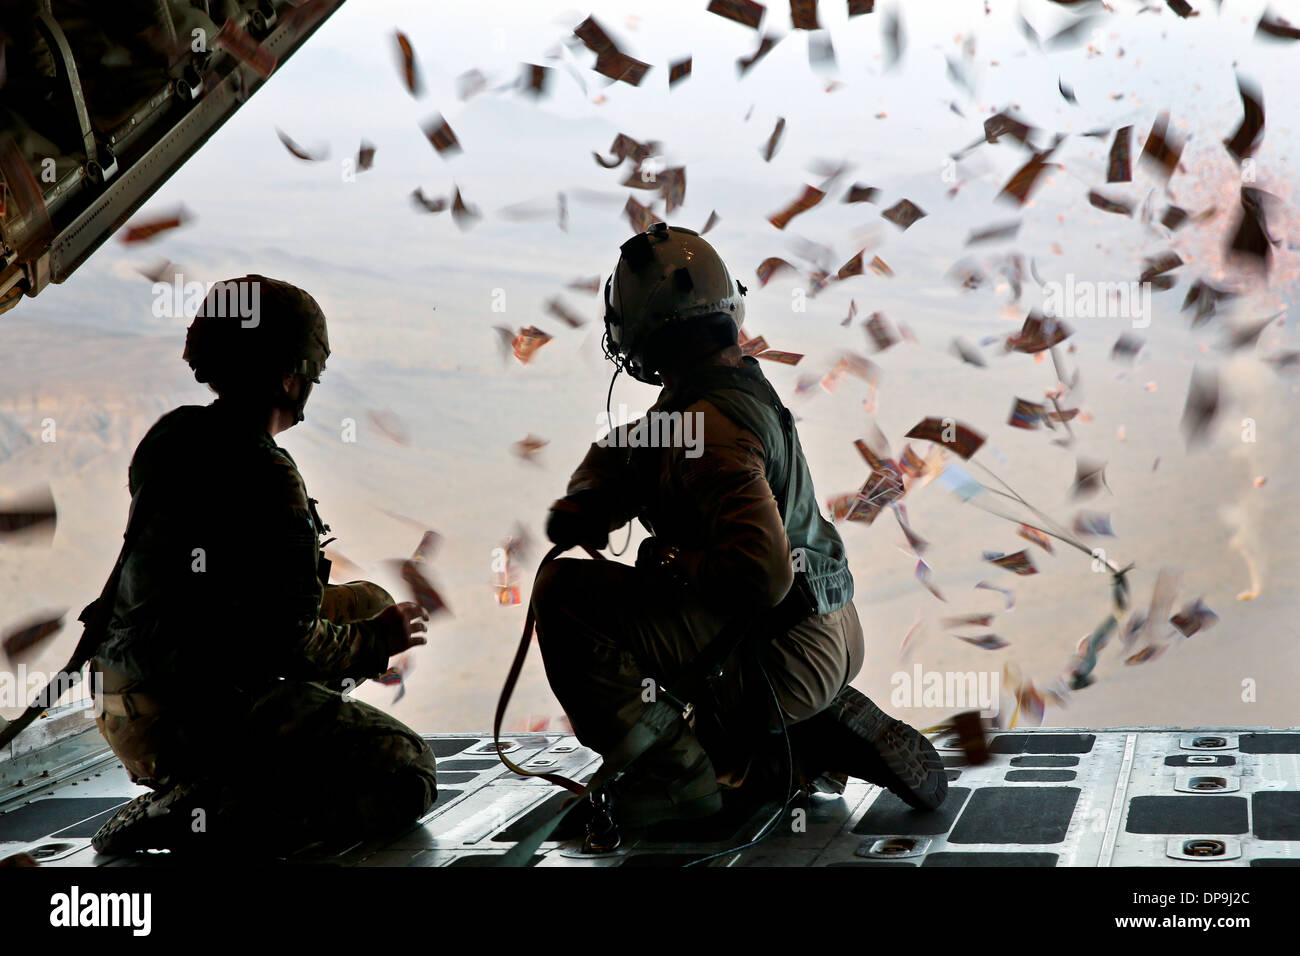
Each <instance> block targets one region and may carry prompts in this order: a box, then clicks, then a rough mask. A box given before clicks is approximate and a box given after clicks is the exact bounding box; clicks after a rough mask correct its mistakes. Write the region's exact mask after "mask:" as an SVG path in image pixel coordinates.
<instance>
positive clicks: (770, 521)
mask: <svg viewBox="0 0 1300 956" xmlns="http://www.w3.org/2000/svg"><path fill="white" fill-rule="evenodd" d="M694 412H701V413H702V414H704V416H705V417H704V421H703V427H702V434H703V437H704V441H703V445H702V447H701V449H700V454H699V456H698V457H696V458H689V457H686V455H685V453H684V452H681V453H679V457H678V458H677V460H676V462H675V469H676V471H677V475H678V480H679V481H680V482H681V486H682V489H683V491H684V493H685V494H686V496H687V497H688V498H689V499H690V500H691V501H692V502H693V503H694V506H695V508H696V511H697V513H698V514H699V515H700V516H701V528H700V536H699V537H698V538H697V541H698V542H699V543H700V545H701V546H700V547H699V548H698V550H691V551H683V552H682V553H681V558H680V560H681V564H682V567H683V569H684V571H685V573H686V576H687V578H688V580H690V582H691V583H692V584H693V585H695V587H696V588H697V589H698V590H699V592H700V594H701V595H703V596H704V598H705V600H709V601H711V602H713V603H718V604H723V605H726V606H728V607H734V606H736V605H737V604H739V605H740V606H744V607H775V606H776V605H777V604H779V603H780V602H781V599H782V598H784V597H785V595H786V592H787V591H789V590H790V587H791V585H792V584H793V583H794V570H793V567H792V561H791V556H790V540H789V538H788V537H787V536H786V533H785V523H784V522H783V521H782V520H781V512H780V509H779V508H778V507H777V503H776V497H775V496H774V495H773V494H772V489H771V487H770V486H769V485H768V483H767V477H766V460H765V458H764V453H763V445H762V442H760V441H759V440H758V438H757V436H755V435H754V434H753V433H752V432H750V431H748V430H746V429H743V428H740V427H739V426H737V425H736V424H735V423H733V422H732V421H731V420H730V419H729V418H727V417H726V416H725V415H723V414H722V413H721V412H719V411H717V410H716V409H715V408H714V407H713V406H712V405H709V404H707V403H699V404H696V405H694V406H692V407H691V408H690V409H688V410H687V414H692V413H694Z"/></svg>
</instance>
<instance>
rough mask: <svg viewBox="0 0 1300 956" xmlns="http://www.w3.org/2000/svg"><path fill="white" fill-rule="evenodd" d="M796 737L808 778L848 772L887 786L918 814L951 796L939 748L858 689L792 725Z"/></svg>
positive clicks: (798, 754) (845, 691) (799, 758)
mask: <svg viewBox="0 0 1300 956" xmlns="http://www.w3.org/2000/svg"><path fill="white" fill-rule="evenodd" d="M790 739H791V746H792V747H793V748H794V752H795V757H796V760H797V761H798V763H799V764H800V767H801V770H802V774H803V776H804V778H805V779H807V780H820V779H821V777H826V776H831V775H843V774H847V775H848V776H850V777H856V778H858V779H859V780H865V781H867V782H868V783H874V784H876V785H877V786H881V787H884V788H886V789H887V790H889V791H890V792H891V793H893V794H894V795H895V796H897V797H898V798H899V799H900V800H902V801H903V802H904V803H906V804H907V805H908V806H911V807H915V808H916V809H918V810H935V809H937V808H938V807H939V806H941V805H942V804H943V801H944V800H945V799H946V798H947V796H948V775H947V773H945V771H944V768H943V760H942V759H940V757H939V754H938V752H937V751H936V750H935V749H934V745H933V744H931V743H930V741H929V740H927V739H926V738H925V736H924V735H922V734H921V733H920V732H919V731H917V730H916V729H914V728H913V727H911V726H909V725H908V724H905V723H903V721H901V720H895V719H894V718H892V717H890V716H889V715H888V714H886V713H885V712H884V711H882V710H881V709H880V708H879V707H877V706H876V705H875V704H873V703H872V702H871V700H870V698H868V697H867V696H866V695H865V694H863V693H861V692H860V691H856V690H854V689H853V688H852V687H846V688H844V689H843V690H842V691H840V692H839V694H838V695H836V697H835V699H834V700H833V701H831V703H830V706H829V707H827V708H826V709H825V710H823V711H822V712H821V713H819V714H817V715H816V716H814V717H810V718H809V719H808V720H805V721H803V722H802V723H800V724H797V725H796V726H794V727H792V728H791V730H790ZM819 775H821V777H819ZM832 779H833V776H832ZM828 782H829V781H828Z"/></svg>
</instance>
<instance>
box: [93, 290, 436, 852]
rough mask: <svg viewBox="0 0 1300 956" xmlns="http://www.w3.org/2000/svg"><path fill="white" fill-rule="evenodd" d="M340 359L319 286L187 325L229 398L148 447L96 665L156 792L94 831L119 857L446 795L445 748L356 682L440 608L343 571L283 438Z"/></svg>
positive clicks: (323, 835) (395, 817)
mask: <svg viewBox="0 0 1300 956" xmlns="http://www.w3.org/2000/svg"><path fill="white" fill-rule="evenodd" d="M328 355H329V342H328V339H327V337H326V330H325V316H324V315H323V314H322V313H321V310H320V307H319V306H318V305H317V304H316V301H315V300H314V299H313V298H312V297H311V296H310V295H308V294H307V293H306V292H304V291H303V290H301V289H298V288H296V287H294V286H292V285H289V284H288V283H285V282H280V281H277V280H274V279H268V278H266V277H264V276H258V275H250V276H245V277H243V278H240V279H232V280H230V281H228V282H224V283H217V284H216V285H214V286H213V288H212V290H211V291H210V292H209V293H208V296H207V298H206V299H205V300H204V303H203V306H202V308H201V309H200V310H199V312H198V314H197V315H196V317H195V319H194V322H193V324H191V325H190V327H189V332H188V334H187V336H186V340H185V352H184V359H185V360H186V361H187V362H188V363H189V365H190V367H191V368H192V369H193V370H194V377H195V378H196V379H198V381H199V382H202V383H206V384H207V385H208V386H209V387H210V388H211V389H212V390H213V391H214V392H215V393H216V395H217V399H216V401H214V402H213V403H212V404H210V405H206V406H198V405H186V406H182V407H180V408H177V409H175V410H173V411H171V412H169V413H168V414H166V415H164V416H163V417H162V418H161V419H159V420H158V422H157V423H155V424H154V426H153V427H152V428H151V429H150V430H149V432H148V434H146V435H145V437H144V439H143V440H142V441H141V442H140V445H139V446H138V447H137V448H136V451H135V454H134V456H133V457H132V459H131V465H130V470H129V475H128V479H129V487H130V490H131V495H132V506H131V518H130V519H129V527H128V532H127V540H128V544H127V550H126V552H125V557H124V562H123V564H122V565H121V572H120V578H119V583H118V587H117V590H116V596H115V597H114V598H112V599H111V602H112V603H111V607H112V613H111V616H110V617H109V623H108V626H107V631H106V635H105V638H104V640H103V642H102V644H100V646H99V648H98V653H97V654H96V655H95V658H94V661H93V667H94V669H95V671H96V675H97V676H98V677H99V679H100V680H102V686H101V694H100V697H99V700H100V703H101V705H102V711H103V712H102V714H100V716H99V717H98V718H97V720H98V724H99V729H100V731H101V732H102V733H103V735H104V737H105V738H106V739H107V740H108V742H109V744H110V745H111V746H112V748H113V751H114V752H115V753H116V754H117V756H118V758H119V759H121V761H122V763H123V765H124V766H125V767H126V769H127V771H128V772H129V773H130V775H131V779H132V780H133V781H135V782H136V783H140V784H143V785H144V786H147V787H149V788H151V791H152V792H151V793H148V794H144V795H142V796H140V797H138V798H136V799H135V800H134V801H132V802H131V803H129V804H127V805H126V806H125V807H123V808H122V809H121V810H120V811H119V812H118V813H117V814H116V815H115V816H114V817H113V818H112V819H111V820H110V821H109V822H108V823H106V824H105V825H104V826H103V828H102V829H101V830H100V831H99V832H98V833H97V834H96V835H95V838H94V840H93V843H94V846H95V849H97V850H98V851H99V852H101V853H108V854H120V853H129V852H133V851H137V850H144V849H185V848H196V849H205V848H213V847H221V848H223V849H229V848H232V847H239V848H240V849H241V850H244V851H247V850H248V849H250V848H252V847H260V848H265V849H268V850H270V851H271V852H273V853H283V852H291V851H292V850H294V849H296V848H299V847H301V846H304V845H306V844H309V843H313V842H316V841H319V840H322V839H324V840H327V841H328V840H331V839H335V838H336V839H339V840H350V839H355V838H357V837H359V836H364V835H368V834H374V833H378V832H380V831H385V830H388V829H391V828H393V827H397V826H401V825H409V824H410V823H413V822H414V821H415V820H416V819H418V818H419V817H420V816H422V815H423V814H424V813H425V812H427V811H428V810H429V808H430V806H431V805H432V803H433V800H434V797H435V793H436V778H435V774H434V757H433V753H432V752H431V751H430V748H429V746H428V744H426V743H425V742H424V740H423V739H422V738H421V737H420V736H419V735H418V734H416V733H415V732H414V731H412V730H411V729H410V728H408V727H406V726H405V725H403V724H402V723H400V722H398V721H397V720H394V719H393V718H392V717H389V716H388V715H387V714H384V713H383V712H382V711H380V710H378V709H376V708H374V707H371V706H370V705H368V704H364V703H361V702H359V701H356V700H352V699H350V697H349V696H348V694H347V691H350V690H352V689H354V688H355V686H356V685H357V683H358V682H360V681H363V680H365V679H366V678H368V677H375V676H378V675H380V674H382V673H383V672H384V671H385V670H386V669H387V668H388V659H389V657H390V656H392V655H394V654H399V653H402V652H404V651H406V650H408V649H409V648H412V647H414V646H417V645H420V644H424V643H425V638H424V637H422V636H421V634H422V633H423V632H424V630H425V621H426V620H427V615H426V614H425V612H424V611H423V610H422V609H421V608H420V607H419V606H418V605H416V604H409V603H402V604H398V603H395V602H394V601H393V599H392V597H390V596H389V595H388V594H387V593H386V592H385V591H384V590H383V589H382V588H380V587H378V586H377V585H374V584H371V583H369V582H367V581H354V582H351V583H349V584H343V585H330V584H327V583H326V582H327V581H328V577H329V562H328V561H327V560H326V559H325V558H324V556H323V554H322V552H321V549H320V544H319V536H320V535H321V534H323V533H324V532H325V531H327V530H328V528H327V526H325V525H323V524H322V523H321V521H320V518H319V516H318V515H317V513H316V501H315V499H313V498H309V497H308V496H307V491H306V488H305V487H304V485H303V480H302V476H301V475H300V474H299V473H298V469H297V467H296V465H295V464H294V461H293V459H292V458H290V457H289V453H288V452H286V451H285V450H284V449H283V448H280V447H279V446H278V445H277V444H276V443H275V441H274V437H275V436H276V435H277V434H278V433H280V432H282V431H284V430H285V429H287V428H291V427H293V426H294V425H295V424H297V423H298V422H301V421H302V420H303V409H304V407H305V406H306V404H307V398H308V396H309V395H310V393H311V389H312V385H313V384H314V383H316V382H318V381H319V380H320V374H321V372H322V370H323V369H324V367H325V359H326V357H327V356H328ZM88 610H89V609H88ZM84 616H85V615H83V618H84ZM340 691H342V693H340Z"/></svg>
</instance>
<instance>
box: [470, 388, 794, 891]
mask: <svg viewBox="0 0 1300 956" xmlns="http://www.w3.org/2000/svg"><path fill="white" fill-rule="evenodd" d="M763 384H764V385H766V386H767V388H766V390H765V395H764V398H766V399H767V400H768V401H769V402H770V403H771V405H772V406H773V408H774V410H775V411H776V414H777V418H778V420H779V421H780V422H781V423H782V426H783V427H782V431H783V433H784V437H785V440H786V446H787V454H786V463H787V464H786V474H785V483H784V489H783V493H782V497H781V501H780V502H779V503H778V504H779V510H780V513H781V516H782V519H783V520H785V518H786V515H787V514H788V513H789V504H790V494H791V489H792V486H793V483H794V482H793V475H794V418H793V416H792V415H791V414H790V411H789V409H787V408H785V406H784V405H782V404H781V401H780V398H779V397H778V396H777V394H776V391H775V390H774V389H772V387H771V385H770V384H769V383H767V382H766V380H764V382H763ZM699 397H700V396H699V395H694V394H688V395H686V396H683V397H682V398H679V400H678V401H677V402H676V403H674V404H681V403H682V402H683V401H685V403H686V404H687V405H689V404H692V403H693V402H694V401H695V400H696V399H698V398H699ZM584 549H585V550H586V551H587V553H588V554H589V555H591V557H593V558H596V559H600V560H604V556H603V555H601V554H600V553H599V552H597V551H594V550H593V549H591V548H585V547H584ZM567 550H568V549H567V548H565V547H561V546H559V545H557V546H555V547H553V548H551V550H550V551H548V552H547V553H546V556H545V557H543V558H542V561H541V564H540V565H539V566H538V569H537V574H538V576H540V575H541V573H542V569H543V568H545V567H546V565H548V564H549V563H550V562H551V561H553V560H554V559H555V558H557V557H559V556H560V555H561V554H563V553H564V552H565V551H567ZM535 586H536V579H534V587H535ZM816 613H817V600H816V597H815V596H814V595H813V593H812V590H811V589H810V588H809V586H808V582H807V578H806V577H805V575H804V574H803V573H796V574H795V576H794V584H793V586H792V587H791V588H790V591H789V592H788V593H787V594H786V596H785V598H784V599H783V600H782V601H781V603H780V604H778V605H777V606H776V607H775V608H764V609H762V610H760V611H758V612H755V613H753V614H747V615H744V616H742V617H738V618H736V619H734V620H732V621H731V622H730V623H729V624H727V625H726V626H724V627H723V629H722V630H721V631H720V632H719V633H718V634H717V635H716V636H715V637H714V638H713V639H712V640H711V641H710V642H709V643H708V644H706V645H705V646H704V648H703V649H702V650H701V651H700V652H699V654H697V655H696V656H695V658H694V659H693V660H692V661H691V662H690V663H689V664H688V665H687V666H686V667H684V668H683V669H682V670H681V671H680V672H679V673H678V674H677V675H675V676H674V677H673V678H672V679H670V680H669V681H667V682H666V683H665V682H662V681H661V682H658V684H657V688H656V689H657V695H658V698H661V699H657V700H656V701H655V702H654V703H652V704H650V705H649V706H648V707H647V708H646V709H645V712H644V713H643V714H642V715H641V717H640V718H639V719H638V720H637V721H636V723H634V724H633V725H632V727H631V728H630V729H629V730H628V731H627V733H626V734H625V735H624V736H623V738H622V740H620V741H619V742H618V743H617V744H616V745H615V746H614V747H612V748H611V749H610V750H609V751H608V753H606V754H604V760H603V762H602V763H601V765H600V769H598V770H597V771H596V773H595V774H594V775H593V776H592V777H591V779H590V780H589V781H588V783H587V785H586V786H583V785H582V784H580V783H578V782H577V781H576V780H571V779H569V778H568V777H565V776H564V775H562V774H558V773H551V772H544V771H533V770H525V769H524V768H522V767H520V766H519V765H517V764H516V763H515V762H514V761H512V760H511V759H510V758H509V757H507V756H506V755H505V753H503V752H502V749H501V723H502V720H503V719H504V717H505V712H506V708H507V707H508V706H509V704H510V697H511V695H512V694H513V693H514V689H515V684H516V683H517V682H518V680H519V674H520V671H521V670H522V669H523V666H524V660H525V658H526V657H527V656H528V648H529V646H530V644H531V643H532V637H533V630H534V623H535V621H534V617H533V609H532V604H531V602H530V603H529V608H528V614H527V616H526V617H525V619H524V631H523V636H522V637H521V638H520V641H519V647H518V648H517V649H516V651H515V658H514V661H513V662H512V664H511V665H510V671H509V673H508V674H507V676H506V681H505V684H504V685H503V686H502V688H501V696H500V697H499V699H498V700H497V709H496V719H495V721H494V722H493V726H492V740H493V743H494V745H495V747H496V752H497V756H498V757H499V758H500V760H501V762H502V763H503V764H505V766H506V767H507V769H509V770H510V771H511V772H512V773H516V774H519V775H520V776H525V777H539V778H541V779H543V780H545V781H547V782H548V783H553V784H556V785H557V786H560V787H563V788H564V789H566V790H568V791H569V792H570V793H572V794H573V795H574V796H573V797H571V798H570V799H569V800H568V801H566V802H565V804H564V805H563V806H562V807H561V808H560V810H559V812H558V813H556V814H555V815H554V816H552V817H551V818H550V819H548V820H546V821H544V822H543V823H542V824H541V825H539V826H538V827H537V828H536V829H534V830H533V831H532V832H531V833H529V834H528V835H526V836H525V837H523V838H522V839H521V840H519V842H517V843H516V844H515V845H514V846H513V847H511V848H510V849H509V850H508V851H506V853H505V854H503V855H502V857H501V860H500V862H499V864H498V865H500V866H508V867H515V866H528V865H529V863H530V862H531V860H532V857H533V854H534V853H535V852H536V850H537V848H538V847H540V846H541V845H542V843H544V842H545V841H546V840H547V838H549V837H550V835H551V834H552V833H554V832H555V830H556V828H557V827H559V825H560V823H561V822H563V820H564V818H565V817H566V816H568V814H569V813H570V812H572V811H573V810H574V809H576V808H577V807H578V806H580V805H582V803H583V802H584V801H585V800H590V801H591V802H592V803H593V804H594V805H595V807H596V810H597V812H602V806H601V804H600V803H599V802H598V801H597V799H596V797H597V796H598V795H599V794H601V793H603V792H604V787H605V786H606V785H607V784H609V783H611V782H612V781H614V780H615V779H617V778H618V777H620V776H621V775H622V774H623V773H625V772H626V771H627V770H628V769H629V768H630V767H631V766H632V765H633V764H634V763H635V762H636V761H637V760H638V759H639V758H640V757H641V756H643V755H644V754H646V753H647V752H649V751H650V750H652V749H653V748H654V747H655V745H656V744H658V743H659V742H660V741H662V740H664V739H665V738H666V737H667V736H668V735H669V733H670V732H671V731H672V730H673V729H675V727H676V726H677V721H678V720H686V719H689V718H690V716H691V714H692V713H693V712H694V710H695V705H694V701H696V700H699V699H701V697H702V696H703V695H704V694H705V693H706V692H707V690H708V688H709V686H710V684H712V683H713V682H714V681H716V680H718V679H719V678H721V676H722V672H723V667H724V666H725V664H726V663H727V661H728V659H730V657H731V656H732V654H734V653H736V652H737V651H738V650H739V649H740V648H741V646H742V645H746V644H758V643H761V642H765V641H768V640H771V639H773V638H775V637H778V636H780V635H782V634H785V633H788V632H789V631H790V629H791V628H793V627H795V626H796V625H797V624H799V623H800V622H802V621H804V620H806V619H807V618H809V617H811V616H813V615H814V614H816Z"/></svg>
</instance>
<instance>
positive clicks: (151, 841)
mask: <svg viewBox="0 0 1300 956" xmlns="http://www.w3.org/2000/svg"><path fill="white" fill-rule="evenodd" d="M205 803H206V801H205V800H204V798H203V795H202V790H201V788H200V787H199V785H198V784H193V783H180V784H176V785H174V786H171V787H168V788H167V789H165V790H152V791H150V792H149V793H145V794H141V795H140V796H138V797H136V798H135V799H134V800H132V801H131V802H130V803H128V804H126V805H125V806H124V807H122V808H120V809H119V810H118V811H117V813H115V814H113V816H112V817H110V818H109V820H108V822H107V823H105V824H104V825H103V826H102V827H100V828H99V832H97V833H96V834H95V835H94V836H93V837H91V840H90V844H91V846H93V847H94V848H95V852H97V853H102V854H104V855H105V856H125V855H127V854H131V853H140V852H143V851H145V850H173V849H181V848H188V847H191V846H193V845H195V844H196V843H198V842H199V841H198V839H197V838H198V837H199V836H201V835H202V834H201V833H200V834H196V833H195V832H194V830H193V814H194V811H195V810H198V809H203V808H204V806H205Z"/></svg>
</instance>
